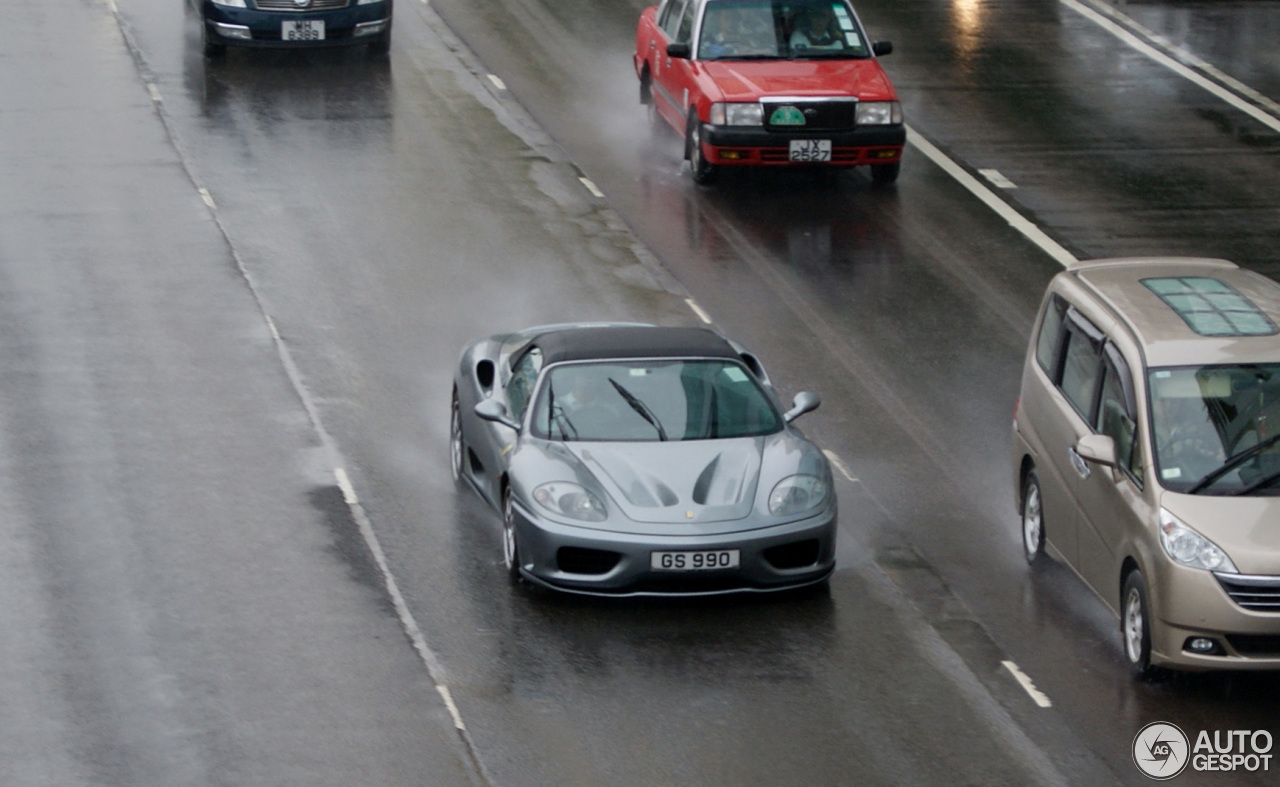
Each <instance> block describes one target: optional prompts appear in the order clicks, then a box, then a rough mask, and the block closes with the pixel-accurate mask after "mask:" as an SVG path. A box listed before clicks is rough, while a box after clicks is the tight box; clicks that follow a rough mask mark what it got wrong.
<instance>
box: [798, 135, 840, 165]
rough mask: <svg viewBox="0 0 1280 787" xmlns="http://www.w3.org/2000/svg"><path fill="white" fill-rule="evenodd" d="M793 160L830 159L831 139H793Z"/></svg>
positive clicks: (812, 160)
mask: <svg viewBox="0 0 1280 787" xmlns="http://www.w3.org/2000/svg"><path fill="white" fill-rule="evenodd" d="M791 160H792V161H796V162H805V163H812V162H821V161H830V160H831V140H829V139H793V140H791Z"/></svg>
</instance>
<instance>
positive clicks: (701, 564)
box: [649, 549, 738, 571]
mask: <svg viewBox="0 0 1280 787" xmlns="http://www.w3.org/2000/svg"><path fill="white" fill-rule="evenodd" d="M649 567H650V568H651V569H653V570H654V571H709V570H710V571H714V570H717V569H726V568H737V567H738V550H736V549H708V550H700V551H697V552H650V553H649Z"/></svg>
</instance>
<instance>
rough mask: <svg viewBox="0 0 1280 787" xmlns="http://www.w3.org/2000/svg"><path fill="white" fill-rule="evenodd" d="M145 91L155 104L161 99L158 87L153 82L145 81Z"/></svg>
mask: <svg viewBox="0 0 1280 787" xmlns="http://www.w3.org/2000/svg"><path fill="white" fill-rule="evenodd" d="M147 92H148V93H150V94H151V100H152V101H154V102H156V103H157V104H159V103H160V102H161V101H162V100H163V99H161V97H160V88H158V87H156V86H155V84H153V83H151V82H148V83H147Z"/></svg>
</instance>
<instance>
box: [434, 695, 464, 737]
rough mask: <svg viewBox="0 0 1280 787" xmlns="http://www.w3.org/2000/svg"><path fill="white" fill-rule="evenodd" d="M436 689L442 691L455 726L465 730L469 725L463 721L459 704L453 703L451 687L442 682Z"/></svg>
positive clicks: (445, 704)
mask: <svg viewBox="0 0 1280 787" xmlns="http://www.w3.org/2000/svg"><path fill="white" fill-rule="evenodd" d="M436 691H438V692H440V697H441V699H443V700H444V706H445V707H446V708H448V709H449V715H450V716H452V717H453V726H454V727H455V728H457V729H459V730H465V729H466V728H467V725H465V724H463V723H462V714H461V713H459V712H458V706H457V705H454V704H453V695H452V694H450V693H449V687H448V686H445V685H444V684H440V685H438V686H436Z"/></svg>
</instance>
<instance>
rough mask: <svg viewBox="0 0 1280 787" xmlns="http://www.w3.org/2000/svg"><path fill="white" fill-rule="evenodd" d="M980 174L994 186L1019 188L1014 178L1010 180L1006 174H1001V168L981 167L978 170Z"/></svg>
mask: <svg viewBox="0 0 1280 787" xmlns="http://www.w3.org/2000/svg"><path fill="white" fill-rule="evenodd" d="M978 174H979V175H981V176H982V177H984V178H986V179H987V180H988V181H989V182H990V183H991V185H992V186H995V187H996V188H998V189H1016V188H1017V185H1016V184H1014V182H1013V181H1012V180H1009V179H1008V178H1006V177H1005V176H1004V175H1002V174H1000V170H998V169H980V170H978Z"/></svg>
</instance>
